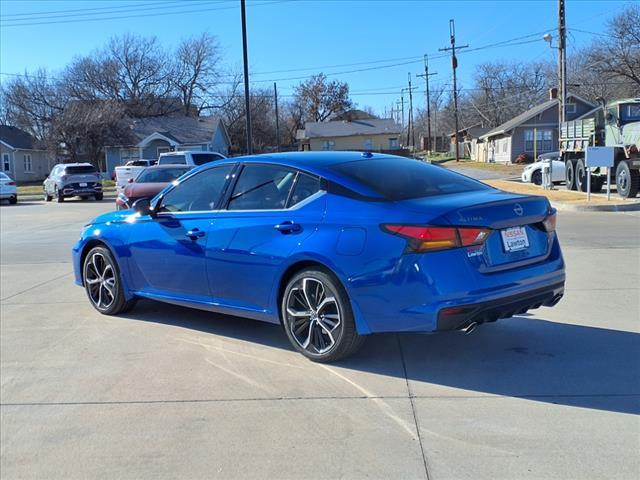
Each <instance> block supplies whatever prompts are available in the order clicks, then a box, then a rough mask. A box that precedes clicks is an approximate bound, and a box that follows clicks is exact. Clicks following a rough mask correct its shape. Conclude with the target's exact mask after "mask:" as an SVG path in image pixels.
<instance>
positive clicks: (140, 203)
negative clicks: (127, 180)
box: [131, 198, 155, 217]
mask: <svg viewBox="0 0 640 480" xmlns="http://www.w3.org/2000/svg"><path fill="white" fill-rule="evenodd" d="M131 207H132V208H133V210H134V211H135V212H136V213H139V214H140V215H151V216H152V217H153V216H154V215H155V212H154V211H153V209H152V208H151V200H149V199H148V198H139V199H138V200H136V201H135V202H133V205H132V206H131Z"/></svg>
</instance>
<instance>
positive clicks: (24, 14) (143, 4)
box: [0, 1, 180, 17]
mask: <svg viewBox="0 0 640 480" xmlns="http://www.w3.org/2000/svg"><path fill="white" fill-rule="evenodd" d="M159 3H180V2H178V1H176V2H162V1H160V2H150V3H139V4H138V6H139V7H141V6H145V5H158V4H159ZM113 8H130V5H122V6H120V7H92V8H72V9H69V10H48V11H45V12H25V13H6V14H0V17H23V16H27V17H29V16H32V15H47V14H50V13H67V12H80V11H94V10H111V9H113Z"/></svg>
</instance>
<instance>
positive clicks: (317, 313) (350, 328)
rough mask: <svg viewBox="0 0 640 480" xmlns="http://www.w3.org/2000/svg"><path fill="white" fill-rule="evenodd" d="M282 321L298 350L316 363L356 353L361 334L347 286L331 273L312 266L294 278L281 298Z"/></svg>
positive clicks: (362, 339)
mask: <svg viewBox="0 0 640 480" xmlns="http://www.w3.org/2000/svg"><path fill="white" fill-rule="evenodd" d="M281 315H282V323H283V326H284V329H285V331H286V333H287V337H289V340H290V341H291V343H292V344H293V346H294V347H295V349H296V350H298V351H299V352H300V353H302V354H303V355H304V356H305V357H307V358H309V359H311V360H313V361H316V362H334V361H336V360H340V359H342V358H345V357H347V356H349V355H351V354H352V353H354V352H355V351H356V350H357V349H358V348H360V346H361V345H362V343H363V342H364V337H362V336H360V335H358V332H357V331H356V325H355V321H354V318H353V312H352V310H351V304H350V303H349V298H348V296H347V292H346V291H345V289H344V287H343V286H342V285H341V284H340V282H339V281H338V280H337V279H336V278H335V277H334V276H333V275H331V274H330V273H329V272H327V271H324V270H321V269H317V268H310V269H305V270H303V271H301V272H299V273H297V274H296V275H294V276H293V278H291V280H290V281H289V283H288V284H287V288H286V290H285V292H284V295H283V298H282V306H281Z"/></svg>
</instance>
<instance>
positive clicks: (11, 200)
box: [9, 195, 18, 205]
mask: <svg viewBox="0 0 640 480" xmlns="http://www.w3.org/2000/svg"><path fill="white" fill-rule="evenodd" d="M9 203H10V204H11V205H15V204H16V203H18V196H17V195H14V196H13V197H9Z"/></svg>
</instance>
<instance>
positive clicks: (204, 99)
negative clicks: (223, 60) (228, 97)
mask: <svg viewBox="0 0 640 480" xmlns="http://www.w3.org/2000/svg"><path fill="white" fill-rule="evenodd" d="M175 57H176V60H175V65H174V69H173V74H172V76H171V84H172V86H173V87H174V88H175V89H176V90H177V92H178V93H179V95H180V98H181V100H182V105H183V108H184V114H185V115H198V114H199V113H200V112H201V111H202V110H203V109H204V108H209V107H210V104H211V95H212V92H213V90H214V89H215V88H216V86H217V85H218V81H219V77H220V72H219V69H220V67H219V62H220V53H219V47H218V43H217V41H216V39H215V37H213V36H212V35H210V34H208V33H203V34H202V35H199V36H196V37H191V38H188V39H186V40H183V41H182V42H181V43H180V45H178V49H177V51H176V54H175Z"/></svg>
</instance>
